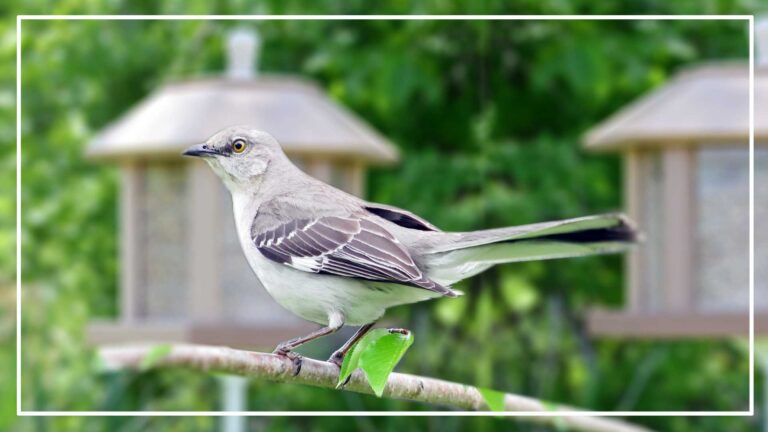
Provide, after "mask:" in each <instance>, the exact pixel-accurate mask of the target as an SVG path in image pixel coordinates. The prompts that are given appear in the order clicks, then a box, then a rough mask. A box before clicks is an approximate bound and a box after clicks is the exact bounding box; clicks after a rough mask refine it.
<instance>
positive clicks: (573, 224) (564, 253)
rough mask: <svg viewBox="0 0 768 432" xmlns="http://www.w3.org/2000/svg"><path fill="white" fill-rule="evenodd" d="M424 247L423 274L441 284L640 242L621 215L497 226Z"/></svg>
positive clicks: (452, 235)
mask: <svg viewBox="0 0 768 432" xmlns="http://www.w3.org/2000/svg"><path fill="white" fill-rule="evenodd" d="M444 239H445V240H444V241H440V242H437V243H436V244H435V245H434V246H433V247H432V248H431V249H430V250H428V251H425V252H426V253H425V254H424V259H425V263H426V267H427V276H428V277H429V278H430V279H432V280H434V281H436V282H438V283H440V284H444V285H450V284H453V283H456V282H458V281H460V280H462V279H466V278H468V277H471V276H474V275H476V274H478V273H480V272H482V271H484V270H486V269H488V268H489V267H491V266H493V265H496V264H501V263H509V262H519V261H532V260H544V259H554V258H566V257H577V256H584V255H596V254H605V253H613V252H621V251H624V250H627V249H628V248H629V247H630V246H631V245H632V244H634V243H636V242H637V240H638V233H637V231H636V229H635V228H634V224H633V223H632V222H631V221H630V220H629V219H628V218H627V217H626V216H624V215H622V214H606V215H597V216H587V217H581V218H576V219H566V220H561V221H554V222H544V223H537V224H532V225H522V226H515V227H507V228H497V229H490V230H482V231H472V232H466V233H445V237H444Z"/></svg>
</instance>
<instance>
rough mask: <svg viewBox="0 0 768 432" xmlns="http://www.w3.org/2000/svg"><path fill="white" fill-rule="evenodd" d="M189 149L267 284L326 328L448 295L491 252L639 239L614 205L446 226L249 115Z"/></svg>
mask: <svg viewBox="0 0 768 432" xmlns="http://www.w3.org/2000/svg"><path fill="white" fill-rule="evenodd" d="M185 154H186V155H190V156H202V157H204V158H205V160H206V161H207V162H208V163H209V165H210V166H211V168H212V169H213V170H214V171H215V172H216V174H218V175H219V177H221V178H222V180H223V181H224V183H225V185H226V186H227V188H228V189H229V191H230V192H231V193H232V199H233V210H234V216H235V222H236V226H237V230H238V236H239V238H240V242H241V245H242V247H243V251H244V253H245V255H246V257H247V259H248V262H249V264H250V265H251V268H252V269H253V270H254V272H255V273H256V275H257V276H258V277H259V279H260V281H261V282H262V284H263V285H264V287H265V288H266V289H267V290H268V291H269V293H270V294H271V295H272V296H273V297H274V298H275V299H276V300H277V301H278V303H280V304H281V305H283V306H284V307H286V308H287V309H289V310H291V311H292V312H294V313H296V314H297V315H299V316H301V317H302V318H304V319H307V320H310V321H314V322H317V323H320V324H323V325H326V326H328V328H332V329H335V328H338V327H340V326H341V325H343V324H350V325H355V324H356V325H362V324H367V323H371V322H374V321H376V320H377V319H378V318H379V317H380V316H381V315H382V314H383V313H384V311H385V310H386V309H387V308H388V307H391V306H395V305H399V304H407V303H413V302H417V301H422V300H426V299H429V298H434V297H439V296H448V297H455V296H457V295H460V294H461V293H460V292H458V291H455V290H453V289H451V288H450V286H451V285H452V284H454V283H456V282H458V281H460V280H462V279H465V278H468V277H471V276H473V275H476V274H477V273H480V272H482V271H484V270H486V269H487V268H489V267H490V266H492V265H495V264H500V263H506V262H515V261H527V260H533V259H550V258H561V257H572V256H581V255H592V254H599V253H607V252H617V251H621V250H624V249H626V248H627V246H628V245H629V244H631V243H632V242H633V241H634V240H635V231H634V229H633V228H632V226H631V223H630V222H629V221H628V220H627V219H626V218H625V217H624V216H622V215H620V214H608V215H600V216H589V217H583V218H577V219H568V220H563V221H556V222H545V223H538V224H532V225H524V226H518V227H507V228H497V229H489V230H482V231H473V232H443V231H441V230H439V229H438V228H437V227H435V226H434V225H432V224H431V223H429V222H428V221H426V220H424V219H422V218H420V217H418V216H416V215H414V214H412V213H410V212H408V211H405V210H402V209H399V208H396V207H392V206H387V205H383V204H376V203H369V202H366V201H364V200H362V199H360V198H357V197H355V196H353V195H350V194H347V193H345V192H343V191H341V190H339V189H336V188H334V187H332V186H329V185H327V184H325V183H323V182H321V181H319V180H316V179H314V178H312V177H310V176H308V175H306V174H305V173H303V172H302V171H300V170H299V169H298V168H296V167H295V166H294V165H293V164H292V163H291V162H290V160H289V159H288V158H287V157H286V156H285V155H284V153H283V152H282V149H281V148H280V146H279V144H278V143H277V141H276V140H275V139H274V138H272V137H271V136H270V135H269V134H267V133H264V132H261V131H256V130H252V129H249V128H247V127H233V128H229V129H226V130H224V131H221V132H219V133H217V134H216V135H214V136H213V137H211V138H210V139H209V140H208V141H207V142H206V143H205V144H201V145H198V146H194V147H191V148H190V149H188V150H187V151H186V152H185Z"/></svg>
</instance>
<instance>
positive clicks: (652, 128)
mask: <svg viewBox="0 0 768 432" xmlns="http://www.w3.org/2000/svg"><path fill="white" fill-rule="evenodd" d="M766 100H768V68H765V67H759V68H757V69H756V71H755V101H756V103H755V117H754V118H755V141H756V142H762V143H766V142H768V103H761V101H766ZM748 137H749V66H748V65H746V64H741V63H738V64H737V63H721V64H705V65H701V66H697V67H694V68H691V69H687V70H685V71H683V72H681V73H679V74H678V75H677V76H675V77H674V78H673V79H672V80H671V81H670V82H669V83H667V84H665V85H664V86H662V87H660V88H659V89H657V90H655V91H653V92H651V93H650V94H648V95H645V96H642V97H641V98H640V99H638V100H636V101H634V102H633V103H631V104H630V105H628V106H627V107H625V108H623V109H621V110H620V111H618V112H617V113H616V114H614V115H612V116H611V117H609V118H608V119H607V120H605V121H603V122H602V123H599V124H598V125H597V126H595V127H593V128H592V129H590V130H589V131H587V133H586V134H585V135H584V144H585V147H586V148H587V149H592V150H596V151H601V150H618V149H622V148H628V147H638V146H663V145H671V144H675V145H679V144H734V143H736V142H746V141H747V139H748Z"/></svg>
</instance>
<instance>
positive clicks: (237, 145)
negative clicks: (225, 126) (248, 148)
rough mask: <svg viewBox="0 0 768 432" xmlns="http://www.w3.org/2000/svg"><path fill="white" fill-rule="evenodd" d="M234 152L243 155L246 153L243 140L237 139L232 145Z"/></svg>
mask: <svg viewBox="0 0 768 432" xmlns="http://www.w3.org/2000/svg"><path fill="white" fill-rule="evenodd" d="M232 151H234V152H235V153H242V152H244V151H245V140H242V139H239V138H238V139H236V140H235V141H234V142H233V143H232Z"/></svg>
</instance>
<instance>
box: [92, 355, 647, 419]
mask: <svg viewBox="0 0 768 432" xmlns="http://www.w3.org/2000/svg"><path fill="white" fill-rule="evenodd" d="M151 350H152V346H146V345H144V346H115V347H103V348H102V349H101V355H102V357H103V358H104V360H105V361H106V364H107V366H108V367H112V368H129V369H140V368H141V366H142V362H143V360H144V358H145V356H146V355H147V354H148V353H149V352H150V351H151ZM155 366H158V367H185V368H190V369H195V370H200V371H217V372H226V373H230V374H236V375H242V376H245V377H251V378H258V379H267V380H271V381H277V382H285V383H297V384H305V385H311V386H315V387H323V388H329V389H333V388H336V381H337V379H338V376H339V368H338V367H337V366H336V365H333V364H331V363H328V362H323V361H317V360H312V359H309V358H305V359H304V361H303V363H302V367H301V371H300V373H299V374H298V375H296V376H293V364H292V363H291V361H290V360H288V359H286V358H284V357H278V356H276V355H274V354H266V353H260V352H251V351H243V350H236V349H232V348H226V347H215V346H205V345H184V344H180V345H173V346H172V348H171V350H170V352H169V353H168V354H167V355H165V356H164V357H162V358H161V359H158V361H157V364H156V365H155ZM343 389H344V390H348V391H354V392H358V393H365V394H373V392H372V390H371V388H370V387H369V386H368V383H367V382H366V380H365V376H364V375H363V374H362V372H361V371H359V370H358V371H355V373H353V374H352V377H351V379H350V380H349V382H348V383H347V384H346V385H345V386H344V387H343ZM383 397H385V398H392V399H403V400H409V401H415V402H424V403H428V404H433V405H444V406H447V407H450V408H453V409H458V410H472V411H481V410H488V406H487V404H486V403H485V400H484V399H483V397H482V395H481V394H480V392H479V391H478V389H477V388H475V387H473V386H469V385H465V384H459V383H454V382H449V381H443V380H439V379H434V378H428V377H422V376H418V375H410V374H403V373H392V374H391V375H390V376H389V380H388V381H387V386H386V388H385V390H384V395H383ZM504 409H505V410H506V411H513V412H520V411H535V412H551V411H553V410H554V411H562V412H564V413H566V412H569V413H570V415H564V416H557V417H538V416H535V417H534V416H528V417H522V418H525V419H526V420H527V421H531V422H537V423H544V424H552V425H554V424H557V425H562V426H566V427H567V428H568V429H569V430H580V431H589V432H641V431H647V429H645V428H642V427H639V426H635V425H631V424H628V423H625V422H622V421H619V420H614V419H608V418H598V417H590V416H586V415H578V416H574V412H576V413H578V411H579V410H577V409H574V408H569V407H565V406H556V405H552V404H547V403H545V402H542V401H540V400H537V399H533V398H529V397H525V396H518V395H514V394H509V393H507V394H506V395H505V398H504ZM500 414H501V413H500Z"/></svg>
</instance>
